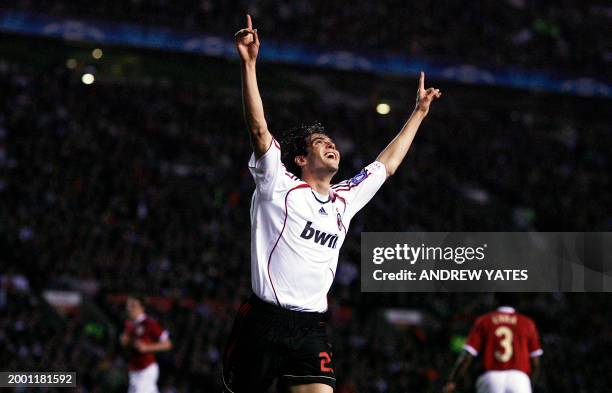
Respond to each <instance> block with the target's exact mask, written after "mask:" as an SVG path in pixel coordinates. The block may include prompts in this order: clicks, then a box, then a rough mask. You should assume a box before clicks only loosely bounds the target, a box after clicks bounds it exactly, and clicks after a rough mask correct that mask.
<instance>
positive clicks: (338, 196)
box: [332, 190, 346, 232]
mask: <svg viewBox="0 0 612 393" xmlns="http://www.w3.org/2000/svg"><path fill="white" fill-rule="evenodd" d="M332 192H334V199H335V198H338V199H341V200H342V203H343V204H344V211H343V212H342V213H346V199H344V197H342V196H340V194H336V192H335V191H334V190H332ZM345 232H346V231H345Z"/></svg>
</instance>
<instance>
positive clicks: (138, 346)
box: [120, 296, 172, 393]
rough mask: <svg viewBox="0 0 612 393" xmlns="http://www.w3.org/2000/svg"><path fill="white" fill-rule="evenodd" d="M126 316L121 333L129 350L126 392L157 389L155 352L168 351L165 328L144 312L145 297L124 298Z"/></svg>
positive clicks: (157, 371)
mask: <svg viewBox="0 0 612 393" xmlns="http://www.w3.org/2000/svg"><path fill="white" fill-rule="evenodd" d="M126 309H127V313H128V317H129V319H128V320H126V321H125V328H124V330H123V334H121V338H120V339H121V345H122V346H124V347H125V348H128V350H129V363H128V370H129V381H130V387H129V390H128V392H129V393H158V390H157V378H158V377H159V367H158V365H157V361H156V360H155V355H154V353H155V352H160V351H169V350H170V349H172V342H171V341H170V338H168V331H167V330H164V329H163V328H162V327H161V325H160V324H159V323H158V322H157V321H156V320H154V319H153V318H151V317H149V316H148V315H147V314H145V309H144V300H143V299H142V298H140V297H136V296H130V297H128V299H127V302H126Z"/></svg>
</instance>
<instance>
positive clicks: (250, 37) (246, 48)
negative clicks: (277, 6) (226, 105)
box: [234, 15, 272, 158]
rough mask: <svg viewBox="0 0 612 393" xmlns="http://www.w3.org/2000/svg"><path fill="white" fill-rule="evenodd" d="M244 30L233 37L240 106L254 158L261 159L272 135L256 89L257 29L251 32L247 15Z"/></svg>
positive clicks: (270, 141)
mask: <svg viewBox="0 0 612 393" xmlns="http://www.w3.org/2000/svg"><path fill="white" fill-rule="evenodd" d="M246 18H247V27H246V29H241V30H238V32H237V33H236V34H235V35H234V37H235V38H236V49H237V50H238V54H239V55H240V67H241V71H242V104H243V107H244V119H245V121H246V124H247V127H248V129H249V136H250V138H251V146H253V151H254V152H255V157H257V158H259V157H261V156H262V155H263V154H264V153H265V152H266V150H268V147H269V146H270V144H271V143H272V135H271V134H270V132H269V131H268V125H267V124H266V118H265V117H264V110H263V103H262V102H261V96H260V95H259V88H258V87H257V75H256V72H255V63H256V62H257V54H258V53H259V37H258V36H257V29H255V30H253V23H252V22H251V15H247V16H246Z"/></svg>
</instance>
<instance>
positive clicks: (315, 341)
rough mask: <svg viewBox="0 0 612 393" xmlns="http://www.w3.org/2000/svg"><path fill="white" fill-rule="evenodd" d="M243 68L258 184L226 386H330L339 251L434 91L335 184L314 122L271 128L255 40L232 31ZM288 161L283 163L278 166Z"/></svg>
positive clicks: (400, 155)
mask: <svg viewBox="0 0 612 393" xmlns="http://www.w3.org/2000/svg"><path fill="white" fill-rule="evenodd" d="M235 39H236V47H237V50H238V53H239V55H240V60H241V70H242V94H243V104H244V115H245V120H246V124H247V127H248V130H249V135H250V139H251V145H252V147H253V155H252V156H251V159H250V161H249V164H248V165H249V170H250V172H251V174H252V176H253V178H254V180H255V185H256V187H255V192H254V194H253V199H252V203H251V286H252V289H253V292H254V294H253V295H252V296H251V298H250V299H249V300H247V301H246V302H245V303H244V304H243V305H242V306H241V307H240V310H239V312H238V315H237V317H236V321H235V323H234V327H233V329H232V332H231V333H230V337H229V340H228V344H227V346H226V348H225V351H224V355H223V382H224V384H225V387H226V389H227V390H228V391H229V392H233V393H244V392H250V393H255V392H264V391H266V389H267V388H268V387H269V386H270V385H271V384H272V383H273V381H274V380H277V386H279V387H280V388H281V389H283V390H285V391H289V392H291V393H318V392H332V391H333V388H334V387H335V375H334V364H333V358H332V350H331V345H330V344H329V342H328V339H327V334H326V328H325V323H324V322H323V316H324V313H325V312H326V311H327V297H326V296H327V292H328V291H329V288H330V286H331V284H332V281H333V280H334V275H335V272H336V266H337V263H338V252H339V250H340V247H341V246H342V243H343V242H344V238H345V236H346V233H347V228H348V226H349V223H350V221H351V219H352V218H353V216H354V215H355V214H356V213H357V212H358V211H359V210H360V209H361V208H362V207H363V206H364V205H365V204H366V203H367V202H368V201H369V200H370V199H371V198H372V197H373V196H374V194H375V193H376V192H377V191H378V189H379V188H380V187H381V186H382V184H383V183H384V181H385V179H386V178H387V177H389V176H391V175H392V174H393V173H394V172H395V170H396V169H397V168H398V166H399V165H400V163H401V162H402V160H403V159H404V156H405V155H406V153H407V152H408V149H409V148H410V145H411V143H412V140H413V139H414V136H415V134H416V132H417V129H418V128H419V125H420V124H421V122H422V121H423V119H424V118H425V116H426V115H427V113H428V111H429V106H430V104H431V103H432V101H433V100H434V99H437V98H439V97H440V96H441V93H440V91H439V90H438V89H434V88H429V89H425V87H424V82H425V80H424V78H425V76H424V74H423V73H421V76H420V82H419V88H418V92H417V99H416V107H415V109H414V111H413V112H412V115H411V116H410V118H409V119H408V121H407V122H406V124H404V126H403V127H402V129H401V130H400V132H399V133H398V134H397V136H396V137H395V138H394V139H393V140H392V141H391V143H390V144H389V145H388V146H387V147H386V148H385V149H384V150H383V151H382V152H381V153H380V154H379V155H378V157H377V158H376V161H374V162H372V163H371V164H369V165H368V166H366V167H365V168H364V169H363V170H362V171H361V172H359V173H358V174H357V175H355V176H354V177H353V178H351V179H349V180H345V181H342V182H340V183H338V184H335V185H333V186H332V185H331V180H332V178H333V176H334V175H335V174H336V172H337V171H338V166H339V164H340V152H339V151H338V150H337V149H336V145H335V144H334V142H333V140H332V139H331V138H330V137H329V136H328V135H327V134H326V132H325V129H324V128H323V127H322V126H321V125H319V124H314V125H310V126H302V127H298V128H295V129H293V130H291V131H290V132H287V133H286V134H285V135H284V137H283V139H282V140H281V142H280V143H279V142H278V141H277V140H276V139H275V138H274V137H273V136H272V134H271V133H270V131H269V130H268V125H267V123H266V119H265V117H264V110H263V104H262V101H261V97H260V95H259V90H258V86H257V79H256V72H255V63H256V60H257V54H258V52H259V45H260V43H259V37H258V33H257V30H256V29H253V26H252V22H251V17H250V16H249V15H247V27H246V28H244V29H241V30H240V31H238V32H237V33H236V35H235ZM283 163H284V164H283Z"/></svg>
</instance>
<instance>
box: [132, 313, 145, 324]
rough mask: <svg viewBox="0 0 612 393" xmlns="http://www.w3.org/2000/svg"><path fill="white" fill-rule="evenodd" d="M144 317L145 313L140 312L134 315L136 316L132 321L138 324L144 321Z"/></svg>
mask: <svg viewBox="0 0 612 393" xmlns="http://www.w3.org/2000/svg"><path fill="white" fill-rule="evenodd" d="M145 317H146V315H145V313H144V312H141V313H140V314H138V315H136V316H135V317H134V318H133V319H132V320H133V321H134V322H140V321H142V320H143V319H145Z"/></svg>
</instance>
